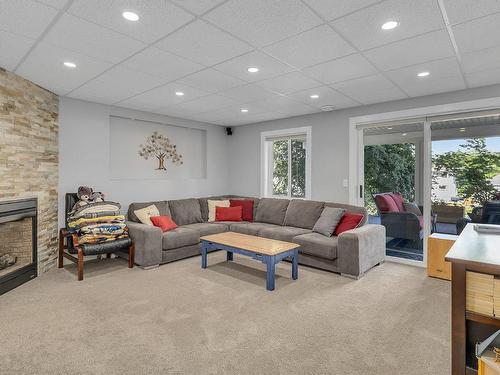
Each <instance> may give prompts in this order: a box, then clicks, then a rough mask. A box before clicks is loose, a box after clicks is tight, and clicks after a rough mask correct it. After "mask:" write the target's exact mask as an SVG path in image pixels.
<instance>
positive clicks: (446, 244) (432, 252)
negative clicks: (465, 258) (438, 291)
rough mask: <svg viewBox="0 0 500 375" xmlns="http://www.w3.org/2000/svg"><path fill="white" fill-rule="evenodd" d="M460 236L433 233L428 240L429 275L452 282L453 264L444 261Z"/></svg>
mask: <svg viewBox="0 0 500 375" xmlns="http://www.w3.org/2000/svg"><path fill="white" fill-rule="evenodd" d="M457 238H458V236H455V235H452V234H443V233H433V234H431V235H430V236H429V237H428V238H427V274H428V275H429V276H432V277H438V278H440V279H445V280H451V263H450V262H447V261H445V260H444V257H445V256H446V253H447V252H448V251H449V250H450V249H451V247H452V246H453V244H454V243H455V241H456V239H457Z"/></svg>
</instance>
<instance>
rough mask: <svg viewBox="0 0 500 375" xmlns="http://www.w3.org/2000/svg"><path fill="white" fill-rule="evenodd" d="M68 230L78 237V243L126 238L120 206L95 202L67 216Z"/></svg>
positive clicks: (126, 233) (125, 227)
mask: <svg viewBox="0 0 500 375" xmlns="http://www.w3.org/2000/svg"><path fill="white" fill-rule="evenodd" d="M68 230H69V231H70V232H72V233H76V234H77V235H78V243H79V244H81V245H83V244H96V243H102V242H108V241H114V240H116V239H118V238H125V237H128V228H127V226H126V224H125V217H124V216H123V215H120V204H119V203H116V202H108V201H103V202H95V203H88V204H85V205H83V206H80V207H77V206H75V209H74V210H73V211H72V212H70V214H69V216H68Z"/></svg>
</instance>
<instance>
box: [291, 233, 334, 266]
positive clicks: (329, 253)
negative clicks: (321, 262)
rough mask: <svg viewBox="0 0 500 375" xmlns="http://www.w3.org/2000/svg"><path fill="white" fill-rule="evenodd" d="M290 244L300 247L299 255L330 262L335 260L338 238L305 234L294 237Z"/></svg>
mask: <svg viewBox="0 0 500 375" xmlns="http://www.w3.org/2000/svg"><path fill="white" fill-rule="evenodd" d="M292 242H294V243H296V244H299V245H300V249H299V252H300V253H304V254H308V255H312V256H315V257H318V258H324V259H331V260H333V259H336V258H337V244H338V237H326V236H323V235H322V234H319V233H307V234H301V235H300V236H296V237H294V238H293V240H292Z"/></svg>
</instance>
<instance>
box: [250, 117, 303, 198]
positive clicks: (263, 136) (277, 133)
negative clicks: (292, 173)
mask: <svg viewBox="0 0 500 375" xmlns="http://www.w3.org/2000/svg"><path fill="white" fill-rule="evenodd" d="M311 135H312V128H311V126H303V127H298V128H290V129H280V130H271V131H265V132H261V133H260V166H261V169H260V196H261V197H266V198H287V199H292V197H291V187H289V189H288V195H286V196H283V195H279V196H277V195H273V194H272V188H271V189H270V181H271V177H270V173H271V170H272V166H271V161H272V160H271V157H270V156H271V154H272V152H271V147H270V143H269V141H271V140H276V139H278V138H286V139H288V138H290V137H297V138H305V141H306V194H305V197H304V198H293V199H311V186H312V183H311V165H312V163H311V139H312V137H311ZM289 152H291V150H290V149H289ZM289 164H290V163H289ZM290 168H291V165H289V169H290Z"/></svg>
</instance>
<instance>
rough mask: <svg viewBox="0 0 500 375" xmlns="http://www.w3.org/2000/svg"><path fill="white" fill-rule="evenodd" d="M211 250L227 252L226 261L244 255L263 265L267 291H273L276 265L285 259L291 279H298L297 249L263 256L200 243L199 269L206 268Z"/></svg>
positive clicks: (229, 247)
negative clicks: (287, 260)
mask: <svg viewBox="0 0 500 375" xmlns="http://www.w3.org/2000/svg"><path fill="white" fill-rule="evenodd" d="M211 250H225V251H227V255H226V257H227V258H226V259H227V260H228V261H232V260H233V254H234V253H237V254H242V255H246V256H248V257H250V258H252V259H256V260H259V261H261V262H262V263H264V264H265V265H266V267H267V272H266V288H267V290H274V284H275V283H274V280H275V277H276V264H278V263H279V262H281V261H282V260H283V259H285V258H291V260H292V279H293V280H297V278H298V277H299V248H298V247H297V248H295V249H292V250H288V251H285V252H283V253H280V254H277V255H263V254H258V253H255V252H253V251H249V250H243V249H239V248H237V247H232V246H226V245H221V244H217V243H213V242H210V241H205V240H202V241H201V268H207V253H208V252H209V251H211Z"/></svg>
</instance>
